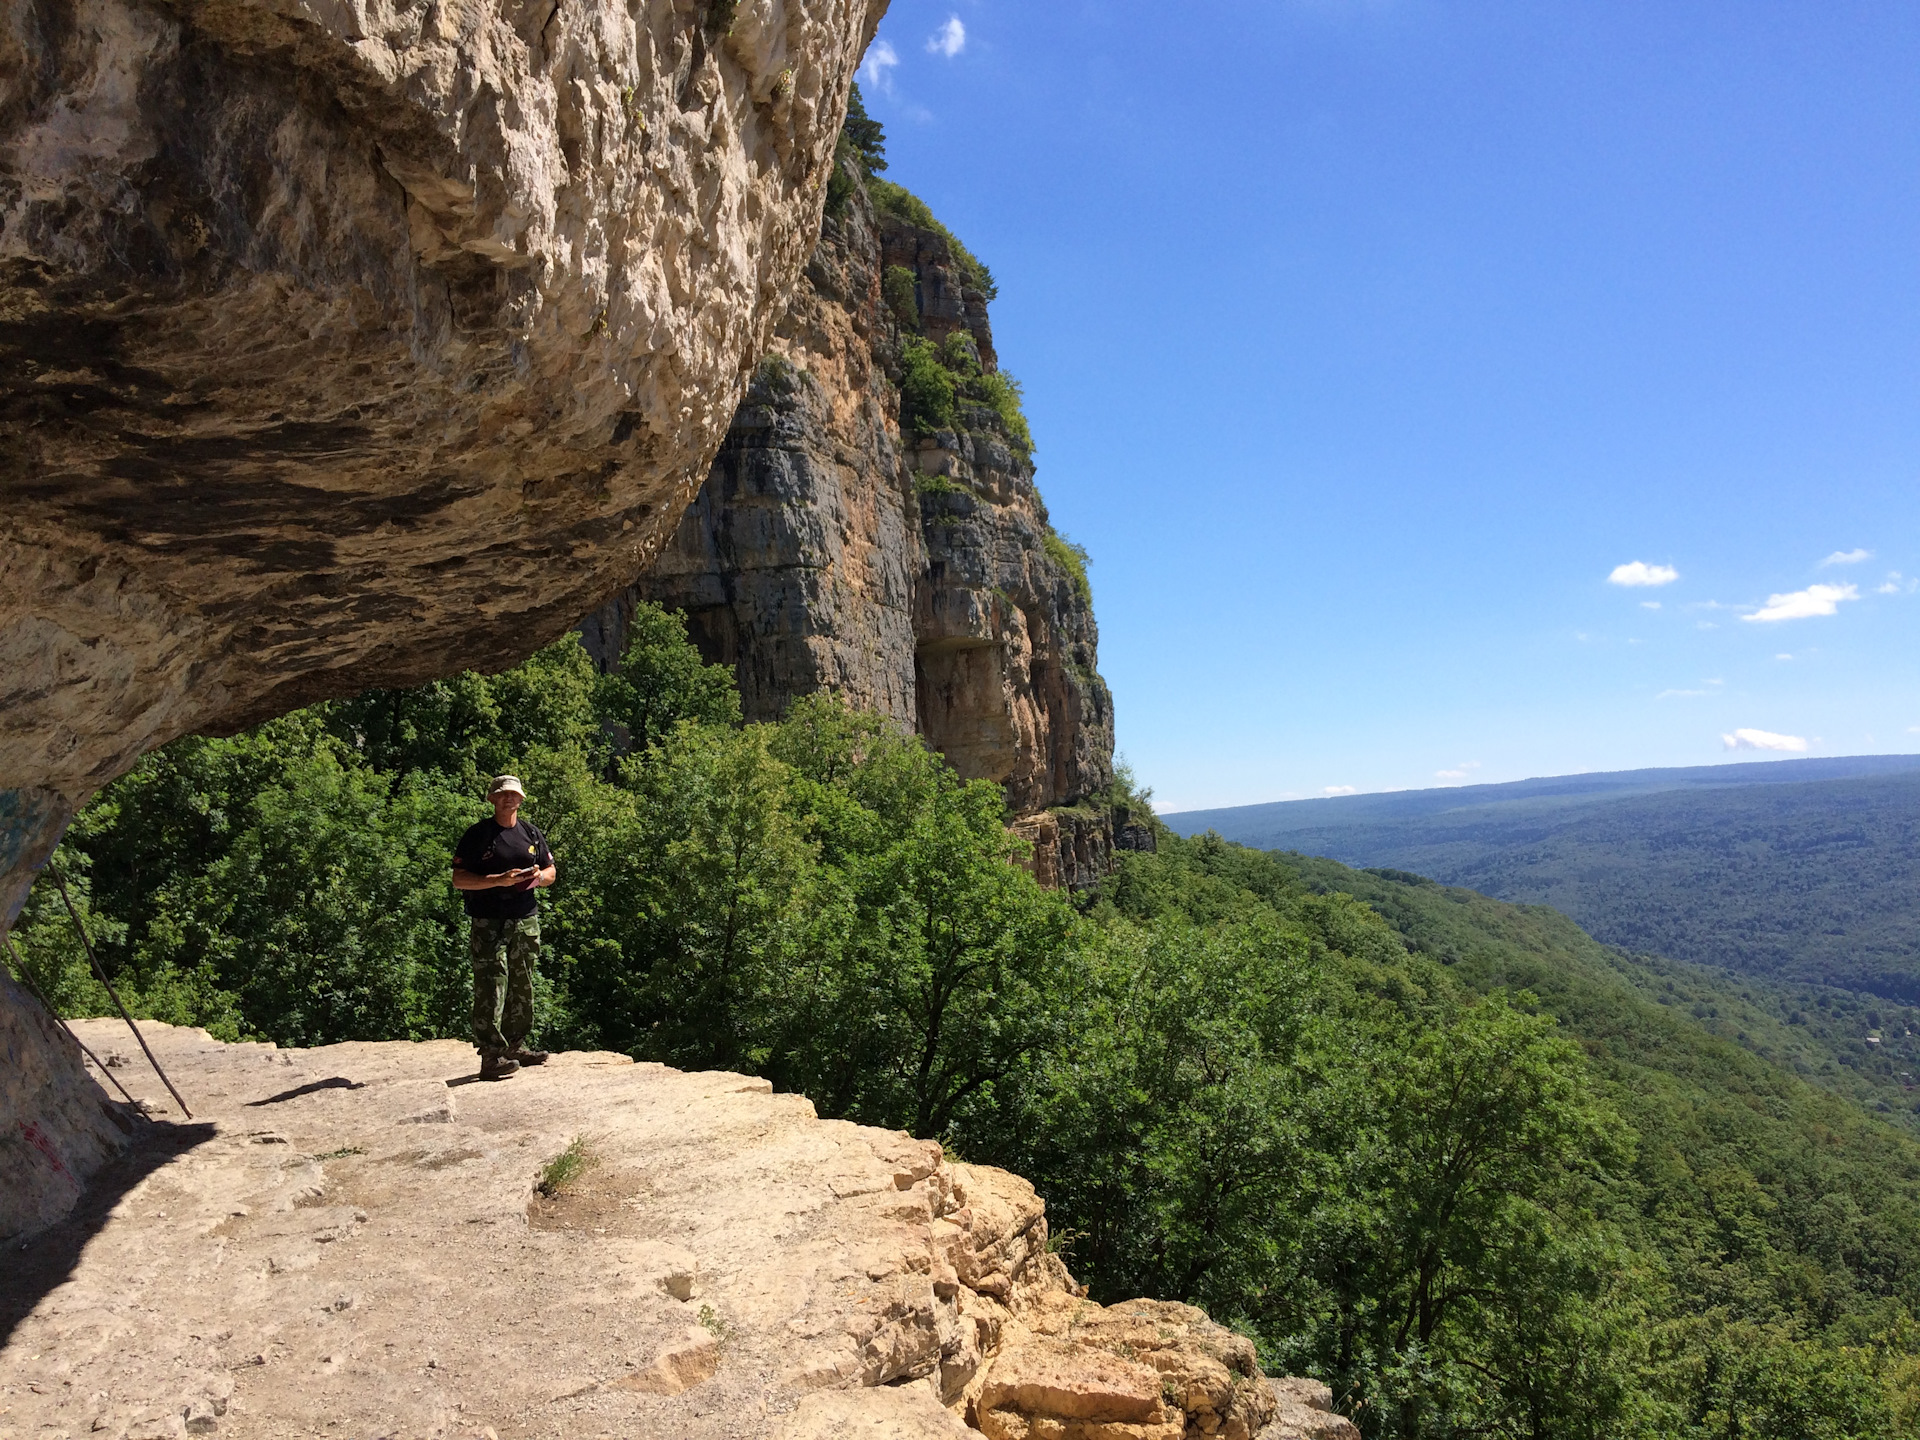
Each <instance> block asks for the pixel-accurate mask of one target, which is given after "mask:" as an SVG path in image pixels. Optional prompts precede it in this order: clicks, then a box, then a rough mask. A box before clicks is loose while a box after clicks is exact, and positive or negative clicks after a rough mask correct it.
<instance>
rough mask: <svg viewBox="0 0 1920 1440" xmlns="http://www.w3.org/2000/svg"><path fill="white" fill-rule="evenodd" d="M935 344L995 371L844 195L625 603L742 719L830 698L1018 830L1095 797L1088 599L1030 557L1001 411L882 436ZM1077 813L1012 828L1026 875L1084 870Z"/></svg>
mask: <svg viewBox="0 0 1920 1440" xmlns="http://www.w3.org/2000/svg"><path fill="white" fill-rule="evenodd" d="M900 271H906V272H908V273H909V274H911V276H912V277H913V287H912V288H913V299H912V303H911V306H910V307H909V306H908V305H907V303H906V302H905V298H904V295H903V294H902V293H901V291H900V289H899V287H898V280H897V276H898V272H900ZM890 273H892V274H894V275H895V276H896V282H895V287H894V290H893V292H892V294H891V295H890V294H889V291H888V286H887V284H886V277H887V276H888V275H889V274H890ZM955 332H962V333H964V334H966V335H967V336H968V337H970V338H971V340H972V341H973V345H974V349H975V351H976V352H977V353H978V355H979V357H980V359H981V362H982V364H983V365H984V366H985V367H986V368H987V369H989V370H991V369H993V368H994V366H995V364H996V358H995V354H994V348H993V334H992V329H991V326H990V324H989V320H988V314H987V300H986V297H985V296H984V295H983V294H982V293H981V292H980V291H979V290H978V289H977V288H973V287H971V286H969V285H968V284H967V283H966V281H965V280H964V278H963V272H962V268H961V266H960V263H959V261H958V259H957V257H956V256H955V255H954V254H953V253H952V252H951V247H950V246H949V244H948V242H947V240H946V238H945V237H944V236H942V235H940V234H939V233H937V232H935V231H932V230H926V229H922V228H919V227H917V226H915V225H912V224H910V223H908V222H906V221H904V220H902V219H900V218H898V217H896V216H893V215H889V214H883V213H876V211H875V210H874V208H873V207H872V205H871V204H870V203H869V201H868V199H867V197H866V195H865V194H864V193H863V192H861V191H859V190H856V191H855V192H854V194H853V195H852V197H851V199H850V200H849V201H848V203H847V205H846V207H845V209H844V211H842V212H841V213H840V214H838V215H830V216H828V217H827V220H826V223H825V226H824V230H823V233H822V236H821V240H820V243H819V245H818V246H817V247H816V248H815V250H814V252H813V256H812V259H811V260H810V261H809V263H808V265H807V268H806V272H805V279H804V282H803V283H802V285H801V286H800V287H799V289H798V292H797V293H796V295H795V297H794V299H793V301H792V303H791V304H790V306H789V307H788V309H787V311H786V313H785V315H784V316H783V317H782V318H781V320H780V322H779V324H778V326H777V328H776V331H775V336H774V340H773V347H772V349H773V353H772V355H771V356H770V358H769V360H768V361H767V362H766V363H764V364H763V365H762V366H761V368H760V370H759V371H758V372H757V373H756V375H755V377H754V379H753V382H752V384H751V386H750V387H749V390H748V393H747V396H746V400H745V402H744V403H743V404H742V406H741V408H740V410H739V412H738V414H737V415H736V416H735V417H734V421H733V424H732V426H731V428H730V429H729V430H728V433H727V438H726V440H725V442H724V443H723V445H722V446H721V450H720V454H719V457H718V459H717V460H716V461H715V463H714V466H713V469H712V472H711V473H710V474H709V476H708V477H707V482H706V484H705V486H704V487H703V488H702V490H701V492H700V495H699V497H698V498H697V499H696V500H695V502H694V504H693V505H692V506H691V507H690V508H689V510H688V511H687V513H686V515H685V517H684V518H683V520H682V521H681V524H680V527H679V529H678V530H677V531H676V532H675V534H674V536H673V538H672V540H671V541H670V542H669V543H668V545H667V546H666V547H665V549H664V550H663V551H662V553H661V555H660V557H659V559H658V560H657V561H656V562H655V563H654V565H653V568H652V570H651V571H650V573H649V574H648V576H647V577H646V578H645V579H644V580H643V581H642V582H641V584H640V585H639V587H638V588H637V590H636V592H635V593H637V594H639V595H642V596H644V597H646V598H648V599H651V600H654V601H656V602H658V603H660V604H663V605H666V606H669V607H672V608H676V609H682V610H684V611H686V613H687V616H688V621H689V626H690V629H691V631H692V633H693V635H694V638H695V640H696V641H697V642H698V643H699V645H700V646H701V648H702V650H703V651H704V652H705V653H706V654H707V656H708V658H709V659H710V660H716V661H723V662H726V663H729V664H731V665H733V667H734V669H735V673H736V674H737V675H738V677H739V681H740V688H741V695H742V700H743V703H744V706H745V709H746V712H747V715H748V717H749V718H750V719H772V718H775V717H777V716H778V715H779V714H780V713H781V712H782V711H784V710H785V708H786V706H787V704H788V703H789V702H790V701H791V700H792V699H793V698H794V697H795V696H797V695H802V694H806V693H809V692H812V691H815V690H820V689H831V690H835V691H837V692H839V693H841V694H843V695H845V696H846V697H847V698H848V699H849V700H850V701H851V702H853V703H854V704H856V705H859V706H862V707H864V708H868V709H874V710H879V711H881V712H883V713H885V714H888V715H891V716H893V717H894V718H895V719H897V720H898V721H900V723H902V724H903V725H908V726H912V727H915V728H917V729H918V730H919V731H920V732H921V733H922V734H924V735H925V736H926V737H927V739H928V740H929V741H930V742H931V743H932V744H933V745H934V746H935V747H936V748H938V749H939V750H940V751H942V752H943V753H944V754H945V755H946V756H947V758H948V759H949V760H950V761H951V762H952V763H953V765H954V767H955V768H956V769H957V770H958V771H959V772H960V774H962V775H963V776H965V777H967V778H969V779H973V778H985V779H990V780H994V781H997V782H999V783H1000V784H1002V785H1004V786H1005V787H1006V790H1007V796H1008V800H1009V803H1010V804H1011V805H1012V806H1013V807H1014V809H1015V810H1016V811H1017V812H1021V813H1024V814H1029V815H1035V816H1037V815H1039V814H1040V813H1041V812H1044V811H1047V810H1048V809H1049V808H1050V807H1058V806H1064V805H1073V804H1074V802H1078V801H1082V800H1084V799H1086V798H1088V797H1093V796H1100V795H1104V793H1105V792H1106V791H1107V790H1108V789H1109V788H1110V786H1111V784H1112V779H1113V774H1112V756H1113V709H1112V700H1111V697H1110V696H1109V694H1108V691H1107V687H1106V684H1105V682H1104V681H1103V680H1101V678H1100V675H1099V672H1098V669H1097V668H1096V650H1097V644H1098V632H1097V629H1096V627H1095V624H1094V617H1093V607H1092V603H1091V597H1090V595H1089V594H1088V593H1087V591H1086V589H1085V587H1084V582H1083V581H1082V580H1080V579H1079V578H1077V577H1076V576H1075V575H1073V574H1072V573H1071V572H1070V571H1069V570H1068V569H1067V568H1066V566H1064V565H1063V564H1062V563H1061V561H1060V559H1059V558H1058V542H1055V543H1054V548H1053V550H1052V552H1051V553H1050V548H1049V536H1050V534H1051V530H1050V526H1049V524H1048V518H1047V511H1046V507H1045V505H1044V504H1043V503H1042V501H1041V499H1040V495H1039V492H1038V491H1037V490H1036V489H1035V487H1034V478H1033V476H1034V472H1033V465H1032V462H1031V460H1030V459H1029V458H1028V457H1027V455H1026V454H1025V453H1024V451H1023V449H1022V447H1021V446H1020V445H1018V444H1017V443H1016V442H1015V440H1014V439H1013V437H1011V436H1010V435H1009V434H1008V432H1007V428H1006V425H1005V424H1004V423H1003V420H1002V418H1001V416H1000V415H999V414H998V413H997V412H996V411H995V410H993V409H992V408H990V407H987V406H985V405H980V404H970V403H968V402H966V401H965V400H964V399H963V400H962V401H961V402H960V404H959V406H958V408H957V418H956V423H954V424H953V425H952V426H951V427H942V428H938V429H933V430H926V429H921V430H919V431H918V432H917V433H916V432H915V431H913V430H912V429H909V431H908V432H906V433H904V434H903V431H902V428H901V414H900V406H901V402H900V390H899V383H900V377H901V373H902V351H903V345H904V344H905V343H907V342H908V341H910V340H912V339H915V338H917V337H920V336H924V337H925V338H926V339H929V340H932V341H935V342H940V341H944V340H945V339H946V337H947V336H949V335H952V334H954V333H955ZM601 623H602V624H604V623H605V622H604V621H603V622H601ZM616 628H617V627H616ZM1097 808H1098V807H1097V806H1096V807H1092V808H1091V809H1089V810H1088V813H1087V814H1086V815H1078V814H1076V815H1073V816H1069V817H1067V818H1065V819H1064V820H1060V819H1056V820H1054V821H1053V822H1051V825H1050V826H1046V827H1039V828H1035V827H1029V828H1033V829H1034V833H1033V834H1032V835H1031V836H1030V837H1029V838H1032V839H1034V840H1035V841H1036V843H1037V844H1038V845H1040V847H1041V848H1042V849H1043V851H1047V852H1048V853H1044V854H1043V855H1042V856H1041V857H1040V867H1039V868H1040V870H1041V873H1042V875H1043V878H1048V879H1049V880H1050V881H1051V883H1076V884H1084V883H1090V882H1091V881H1092V880H1093V879H1095V878H1097V875H1098V874H1099V873H1103V872H1104V869H1105V861H1106V856H1107V854H1108V851H1109V848H1110V845H1111V836H1110V829H1111V826H1110V823H1109V822H1108V821H1106V820H1105V819H1104V818H1102V817H1100V816H1099V815H1098V814H1097V813H1095V812H1096V811H1097ZM1063 827H1064V833H1065V837H1066V838H1065V840H1064V842H1063V841H1062V839H1061V835H1062V832H1063ZM1062 843H1064V844H1065V846H1066V853H1067V856H1068V858H1067V859H1066V861H1065V863H1062V861H1061V859H1060V856H1059V855H1057V854H1054V853H1053V852H1054V851H1058V849H1059V847H1060V845H1061V844H1062ZM1049 847H1051V848H1049ZM1076 847H1077V849H1078V851H1079V852H1080V855H1081V859H1080V860H1079V861H1075V860H1074V859H1073V858H1072V852H1074V851H1075V849H1076Z"/></svg>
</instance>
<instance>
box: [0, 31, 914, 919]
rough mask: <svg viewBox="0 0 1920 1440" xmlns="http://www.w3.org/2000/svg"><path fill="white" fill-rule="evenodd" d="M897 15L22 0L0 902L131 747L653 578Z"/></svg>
mask: <svg viewBox="0 0 1920 1440" xmlns="http://www.w3.org/2000/svg"><path fill="white" fill-rule="evenodd" d="M884 8H885V0H739V3H738V4H737V5H735V4H732V3H727V0H698V3H695V0H680V3H673V0H633V3H613V0H580V3H573V0H568V3H564V4H556V3H554V0H526V3H519V0H419V3H406V0H174V3H172V4H170V5H159V4H148V3H138V0H0V923H4V921H5V920H6V919H7V918H10V916H11V913H12V911H13V910H14V908H15V907H16V906H17V903H18V900H19V898H20V894H21V881H22V877H23V876H24V875H25V874H26V873H27V872H28V871H29V870H30V869H31V867H32V866H33V865H34V864H35V863H37V862H38V860H39V859H40V858H42V857H43V856H44V853H45V850H46V848H47V847H48V846H49V845H50V844H51V841H52V838H53V836H54V835H56V834H57V832H58V830H59V828H60V826H61V825H62V824H63V823H64V821H65V819H66V818H67V816H69V815H70V814H71V811H72V809H73V807H74V806H75V805H76V804H78V803H80V802H81V801H82V800H84V798H85V797H86V795H87V794H89V793H90V792H91V791H92V790H93V789H95V788H97V787H98V786H99V785H101V784H103V783H104V782H105V781H107V780H109V779H111V778H113V777H114V776H115V775H117V774H119V773H121V772H122V771H124V770H125V769H126V768H127V767H128V766H129V765H130V764H131V763H132V762H133V760H134V759H135V758H136V757H138V755H139V754H140V753H141V752H142V751H144V750H146V749H148V748H150V747H152V746H154V745H157V744H160V743H162V742H164V741H166V740H168V739H170V738H172V737H173V736H175V735H179V734H181V733H184V732H186V731H190V730H212V731H231V730H234V729H237V728H239V727H241V726H243V725H246V724H248V723H251V722H254V721H257V720H259V719H262V718H265V717H267V716H269V715H272V714H275V713H278V712H280V711H284V710H287V709H289V708H292V707H294V706H297V705H300V704H304V703H307V702H310V701H313V700H316V699H319V698H322V697H325V696H330V695H340V694H346V693H350V692H353V691H357V690H359V689H362V688H364V687H366V686H369V685H374V684H388V685H391V684H410V683H415V682H419V681H422V680H425V679H427V678H429V677H432V676H435V675H440V674H444V673H447V672H450V671H453V670H457V669H459V668H462V667H465V666H482V667H487V668H493V667H497V666H502V665H506V664H510V663H513V662H514V661H516V660H518V659H519V658H521V657H522V656H524V655H526V654H527V653H529V652H530V651H531V650H533V649H534V648H536V647H537V646H538V645H540V644H542V643H544V642H545V641H547V640H550V639H552V638H553V637H554V636H556V635H557V634H559V633H560V632H561V631H563V630H564V629H565V628H566V627H567V626H568V625H569V624H571V623H573V622H574V621H575V620H577V619H578V618H579V616H580V615H581V614H582V613H584V612H585V611H587V610H589V609H590V608H592V607H593V606H594V605H595V604H597V603H598V602H599V601H601V600H602V599H603V598H604V597H606V596H607V595H608V594H609V593H611V592H613V591H615V590H617V589H619V588H620V587H621V586H623V585H626V584H628V583H629V582H631V581H632V580H633V578H634V576H635V575H637V574H638V573H640V572H641V571H642V570H643V569H644V568H645V567H646V565H647V563H648V562H649V561H650V559H651V558H652V557H653V556H654V555H655V554H656V553H657V551H658V549H659V547H660V545H661V543H662V542H663V541H664V540H665V539H666V538H667V536H668V535H669V534H670V533H671V532H672V530H673V528H674V526H675V525H676V524H677V523H678V521H679V519H680V516H681V513H682V512H683V510H684V509H685V507H686V504H687V501H688V500H689V499H690V498H691V497H692V495H693V494H694V492H695V491H696V490H697V488H698V486H699V484H700V482H702V481H703V480H704V479H705V477H706V474H707V469H708V465H709V463H710V462H711V460H712V458H713V454H714V451H715V449H716V448H717V446H718V445H719V442H720V439H721V437H722V436H723V435H724V434H725V432H726V428H727V425H728V423H729V421H730V420H731V419H732V417H733V413H734V410H735V407H736V404H737V403H738V401H739V399H740V396H741V394H742V391H743V388H744V384H745V381H746V378H747V376H748V375H749V373H750V372H751V371H752V369H753V366H754V364H755V363H756V361H757V360H758V359H759V356H760V352H761V351H762V349H763V348H764V346H765V343H766V341H767V339H768V337H769V335H770V333H771V330H772V327H773V324H774V322H775V321H776V320H777V319H778V318H779V316H780V314H781V313H782V312H783V311H784V310H785V308H786V303H787V300H788V297H789V295H790V294H791V292H792V289H793V285H794V281H795V279H796V277H797V275H798V272H799V270H800V267H801V266H802V265H803V264H804V262H805V261H806V258H807V255H808V253H809V251H810V250H811V248H812V246H813V242H814V238H815V236H816V234H817V233H818V225H819V217H820V208H821V204H822V196H823V193H824V184H825V179H826V175H827V171H828V167H829V166H830V164H831V162H832V155H833V144H834V138H835V135H836V133H837V131H838V128H839V125H840V122H841V118H842V115H843V112H844V108H845V103H846V94H847V89H848V85H849V83H850V81H851V78H852V74H853V70H854V68H855V66H856V65H857V64H858V62H859V58H860V55H861V53H862V51H863V50H864V48H865V45H866V43H867V41H868V39H869V38H870V37H871V35H872V32H873V28H874V26H875V25H876V24H877V23H878V20H879V16H880V14H881V13H882V11H883V10H884Z"/></svg>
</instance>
